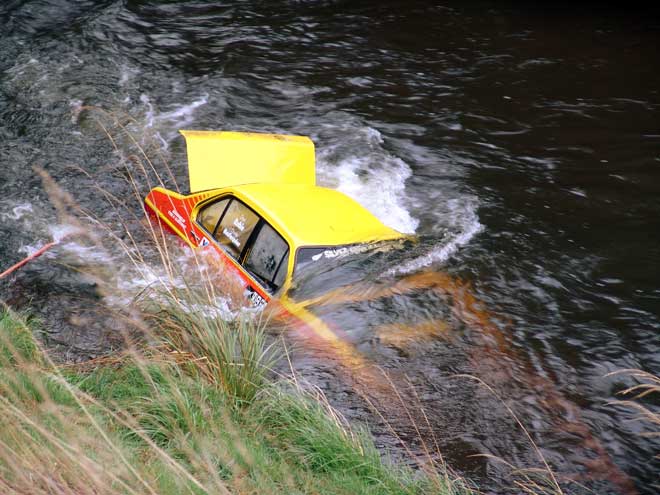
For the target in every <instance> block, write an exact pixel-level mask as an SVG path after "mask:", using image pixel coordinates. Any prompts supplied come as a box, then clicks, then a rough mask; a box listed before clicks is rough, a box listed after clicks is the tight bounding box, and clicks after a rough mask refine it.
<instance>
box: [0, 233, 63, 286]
mask: <svg viewBox="0 0 660 495" xmlns="http://www.w3.org/2000/svg"><path fill="white" fill-rule="evenodd" d="M57 244H59V241H53V242H49V243H48V244H46V245H45V246H44V247H42V248H41V249H39V250H38V251H35V252H34V253H32V254H31V255H30V256H28V257H27V258H25V259H24V260H21V261H19V262H18V263H16V264H15V265H14V266H11V267H9V268H7V269H6V270H5V271H4V272H2V273H0V278H4V277H6V276H7V275H9V274H10V273H12V272H14V271H16V270H18V269H19V268H20V267H22V266H23V265H25V264H26V263H29V262H30V261H32V260H33V259H35V258H38V257H39V256H41V255H42V254H44V253H45V252H46V251H48V250H49V249H50V248H52V247H53V246H55V245H57Z"/></svg>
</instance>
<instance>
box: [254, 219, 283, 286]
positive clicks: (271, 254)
mask: <svg viewBox="0 0 660 495" xmlns="http://www.w3.org/2000/svg"><path fill="white" fill-rule="evenodd" d="M288 254H289V246H288V244H287V243H286V241H285V240H284V239H282V236H280V235H279V234H278V233H277V232H276V231H275V229H273V228H272V227H271V226H270V225H268V224H267V223H265V222H264V223H262V225H261V228H260V229H259V232H258V233H257V235H256V237H255V239H254V242H253V243H252V246H251V248H250V251H249V253H248V255H247V258H246V260H245V263H244V266H245V268H246V270H248V271H249V272H251V273H252V274H253V275H256V276H257V277H258V278H259V279H261V281H262V282H264V283H265V284H266V285H267V286H268V288H270V289H273V290H276V289H277V288H279V286H280V285H281V284H282V282H283V281H284V277H285V276H286V271H287V264H288Z"/></svg>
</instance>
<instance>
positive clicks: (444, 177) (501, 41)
mask: <svg viewBox="0 0 660 495" xmlns="http://www.w3.org/2000/svg"><path fill="white" fill-rule="evenodd" d="M658 46H660V21H659V20H658V16H657V10H652V9H640V8H636V9H625V8H623V7H619V8H613V7H609V8H604V7H602V6H600V5H588V6H584V5H583V6H582V7H580V8H577V9H576V8H575V7H569V6H566V5H562V4H552V5H551V6H546V7H535V8H533V7H530V6H527V5H524V4H522V3H505V4H502V3H496V2H492V3H491V2H471V3H469V4H468V5H464V4H462V3H459V2H456V3H451V2H449V3H443V2H438V3H433V2H415V1H407V2H394V1H393V2H345V3H344V2H330V1H328V2H279V3H277V2H227V3H221V2H201V1H197V2H192V1H185V2H147V1H144V2H141V1H131V0H124V1H110V0H108V1H105V2H104V1H76V2H73V1H71V2H65V1H63V0H37V1H29V0H24V1H19V0H16V1H5V2H3V3H2V5H1V6H0V198H1V199H0V218H1V219H2V222H1V223H0V253H1V256H0V259H1V261H2V264H0V270H1V269H4V268H5V267H6V266H9V265H10V264H12V263H14V262H16V261H18V260H19V259H21V258H22V257H24V256H25V253H26V252H30V249H34V248H35V247H38V246H39V245H42V244H44V243H45V242H47V241H48V240H50V239H51V238H52V236H53V235H58V233H61V230H58V225H61V224H62V223H68V221H67V219H66V218H63V217H62V214H63V211H67V212H69V213H72V214H73V215H74V216H75V217H76V218H80V217H81V216H83V217H84V216H85V215H88V216H91V217H93V218H95V219H96V220H98V221H99V222H101V223H102V224H104V225H107V226H109V229H110V232H107V231H104V230H103V229H102V228H99V231H98V235H99V237H102V238H107V237H109V236H110V235H116V236H117V238H116V239H115V240H116V241H117V243H120V242H122V241H127V240H128V237H127V235H126V231H128V232H132V233H133V234H132V235H134V236H136V237H137V242H138V244H139V245H140V246H141V250H143V251H146V252H148V250H149V243H148V240H147V239H142V238H141V237H140V236H143V234H141V233H142V232H143V231H144V230H143V224H142V222H141V218H140V204H139V201H138V200H137V199H135V194H134V185H133V183H132V182H131V177H133V176H134V177H136V181H137V184H136V187H137V190H138V196H139V195H140V194H141V193H142V192H144V191H145V190H147V189H148V188H149V187H150V185H152V183H150V181H152V180H155V179H154V178H153V174H147V175H148V177H146V176H145V175H144V174H140V173H139V172H140V171H139V170H138V167H137V166H135V167H134V169H131V168H130V164H133V163H135V162H136V161H135V160H132V159H131V154H136V155H138V156H139V151H137V148H136V147H135V143H133V142H132V141H131V139H129V138H127V137H126V136H125V135H122V132H121V129H120V128H119V127H117V126H116V122H115V121H113V116H115V117H117V118H118V119H119V120H120V121H121V122H122V123H123V124H124V125H125V126H126V129H128V130H129V131H130V133H131V135H132V136H134V137H135V139H136V142H137V143H140V144H142V145H143V147H144V148H145V151H146V152H147V154H148V155H149V156H151V157H156V158H157V159H154V163H155V166H156V167H162V160H161V158H163V159H164V160H166V161H167V162H169V163H171V164H172V169H173V174H174V176H175V177H174V178H175V179H176V180H177V181H178V182H180V183H185V175H186V168H185V159H184V156H183V149H182V141H181V139H180V138H179V137H177V133H176V131H177V130H178V129H180V128H198V129H205V128H222V129H232V130H256V131H275V132H286V133H298V134H305V135H310V136H311V137H312V138H313V139H314V141H315V143H316V145H317V154H318V165H317V167H318V175H319V180H320V182H321V183H322V184H323V185H327V186H330V187H336V188H339V189H341V190H342V191H344V192H346V193H348V194H350V195H352V196H354V197H356V198H357V199H358V200H360V202H361V203H363V204H364V205H365V206H367V207H369V208H370V209H371V210H372V211H373V212H374V213H375V214H376V215H377V216H379V217H380V218H381V219H382V220H383V221H384V222H385V223H387V224H388V225H391V226H393V227H395V228H398V229H400V230H403V231H406V232H411V233H412V232H414V233H416V234H418V235H419V236H420V237H421V241H420V243H419V244H418V245H416V246H414V247H412V248H409V249H408V250H406V251H403V252H401V251H397V252H395V253H390V254H388V255H387V256H380V257H378V256H375V257H369V256H366V257H365V258H363V259H362V261H360V262H357V264H358V265H359V267H360V269H361V270H363V272H361V275H360V276H359V277H355V278H356V279H357V280H358V282H356V285H352V286H351V287H352V289H350V290H349V292H350V291H352V292H351V293H352V296H353V297H354V300H353V301H352V302H347V301H343V302H342V303H341V304H340V303H338V302H336V301H335V302H334V303H333V302H330V303H328V304H324V305H317V306H315V307H312V308H310V309H311V310H313V311H314V312H316V313H320V314H323V315H324V317H325V318H326V319H327V320H329V321H332V322H334V323H336V324H337V326H339V327H341V328H345V329H346V338H347V339H348V340H349V341H351V343H352V344H354V345H355V346H356V348H357V349H359V351H360V352H361V353H362V354H363V355H364V356H367V357H368V359H370V360H371V361H372V362H374V363H376V364H377V365H379V366H380V367H382V368H384V369H386V370H388V371H389V372H390V373H391V376H393V377H395V378H394V379H395V380H398V383H404V382H405V383H411V384H412V385H414V389H415V391H416V392H415V393H416V394H417V400H418V401H419V403H420V405H421V407H423V408H424V410H425V411H426V413H427V416H428V424H427V425H426V429H424V428H422V429H423V430H424V431H423V432H422V433H421V436H422V437H423V438H425V439H426V440H427V441H430V440H429V439H430V438H431V437H435V440H436V441H437V442H438V443H439V445H440V450H441V451H442V452H443V454H444V455H445V456H446V457H447V459H448V460H449V462H450V463H451V464H452V465H453V466H454V467H455V468H457V469H459V470H460V471H462V472H463V473H464V474H465V475H467V476H469V477H472V478H474V479H476V480H479V481H480V482H482V483H501V484H503V485H504V486H506V485H507V479H509V478H508V477H507V472H506V469H503V468H502V466H501V465H499V464H498V463H497V462H493V461H490V460H487V459H486V458H484V457H471V455H473V454H487V455H495V456H500V457H502V458H504V459H505V460H507V461H508V462H511V463H513V464H515V465H516V466H521V467H538V466H539V465H540V461H539V459H538V457H537V455H536V453H535V451H534V449H533V448H532V447H531V445H530V442H529V440H528V439H527V438H526V437H525V435H524V434H523V433H522V432H521V430H520V429H519V428H518V427H517V426H516V424H515V422H514V421H513V419H512V417H511V412H510V411H509V410H508V409H507V408H506V407H505V406H504V404H505V403H506V404H507V405H508V406H509V407H510V408H512V410H513V411H515V413H516V414H517V415H518V417H519V418H520V420H521V421H522V422H523V423H524V424H525V425H526V426H527V428H528V429H529V432H530V435H531V437H532V438H533V439H534V441H535V442H536V443H537V444H538V445H539V447H540V449H541V452H542V453H543V455H544V456H545V457H546V459H547V460H548V462H549V463H550V464H551V465H552V466H553V468H554V469H555V470H556V471H557V472H558V473H559V475H560V476H565V477H575V476H576V475H577V476H578V481H579V482H580V483H582V484H585V485H586V486H587V487H590V488H592V489H593V490H594V491H595V492H596V493H634V490H637V491H638V492H641V493H654V488H653V483H656V484H657V483H658V472H659V467H660V466H659V464H658V462H657V460H654V459H653V457H654V455H656V454H657V453H658V451H659V447H660V445H659V444H658V442H657V441H654V440H652V439H650V438H648V437H644V436H643V435H642V434H643V433H644V432H645V431H646V432H648V431H649V430H650V425H648V424H644V423H640V422H635V421H631V419H632V418H633V416H634V414H633V413H632V412H631V411H630V410H628V409H625V408H622V407H612V406H609V405H607V403H608V402H609V401H612V400H616V398H617V396H616V393H617V392H618V391H620V390H621V389H622V388H624V386H626V385H631V384H634V383H635V382H634V381H632V380H631V379H628V378H625V377H623V376H616V377H605V375H606V374H607V373H609V372H613V371H616V370H619V369H624V368H639V369H642V370H646V371H649V372H652V373H654V374H659V373H660V338H659V333H658V332H659V331H660V283H659V282H660V275H659V274H660V261H659V260H660V118H659V116H660V114H659V110H660V93H659V91H660V58H659V57H658ZM89 107H95V108H102V109H104V110H105V111H107V112H110V113H111V114H112V115H102V114H101V113H100V112H99V111H98V110H90V109H89ZM97 121H100V122H105V123H108V122H109V123H110V124H108V125H109V126H110V127H109V132H110V133H111V134H113V136H114V137H115V141H114V142H115V144H116V148H114V147H113V145H112V142H111V140H110V139H108V137H107V136H106V135H105V133H104V132H103V131H102V130H101V128H100V127H99V126H98V122H97ZM113 122H114V123H115V125H114V126H113V125H112V123H113ZM33 166H38V167H40V168H42V169H44V170H45V171H47V172H48V173H49V174H50V175H51V176H52V177H53V178H54V179H55V180H56V181H57V183H58V184H59V185H60V186H61V187H62V188H63V189H64V190H65V191H67V192H68V193H70V195H71V196H72V198H71V199H72V201H71V204H73V203H75V204H77V205H79V207H80V208H81V209H80V210H75V209H74V207H73V206H68V207H63V208H61V209H60V211H59V213H58V211H57V209H56V208H55V207H54V206H53V201H52V194H53V193H52V191H51V192H50V194H49V193H47V192H46V191H45V190H44V186H43V183H42V179H41V178H40V176H39V175H38V174H37V173H36V172H35V171H34V170H33V168H32V167H33ZM127 170H132V171H133V172H135V174H134V175H130V174H128V173H127ZM162 170H163V169H162V168H161V171H162ZM165 175H167V174H165ZM166 183H167V185H169V186H170V187H173V186H174V180H173V179H167V180H166ZM99 186H100V187H101V188H103V190H104V191H105V192H106V194H105V195H104V196H100V195H99ZM49 195H50V197H51V199H49ZM111 195H112V196H111ZM114 198H116V200H115V199H114ZM60 200H62V201H64V204H66V203H67V198H60ZM55 203H57V201H55ZM120 253H121V251H120V250H116V251H114V250H113V249H109V250H108V251H107V252H99V251H98V250H95V249H92V248H89V247H85V245H84V244H75V243H69V244H63V245H62V246H61V247H60V248H58V249H57V250H55V251H54V253H53V255H52V257H46V258H41V259H40V260H39V261H36V262H34V263H33V264H31V265H30V266H29V267H26V268H25V269H24V270H22V271H21V272H20V273H19V274H18V275H16V276H15V277H12V278H11V279H10V280H9V281H7V280H5V281H3V282H2V284H3V285H1V286H0V291H2V292H0V295H2V294H3V293H4V298H6V299H9V300H10V301H11V302H13V303H14V304H16V305H23V304H28V302H29V304H31V305H32V306H33V307H34V306H36V307H37V311H38V312H39V313H40V314H41V315H42V316H44V317H45V318H46V320H47V327H48V330H49V332H50V335H49V336H48V337H49V338H50V340H51V342H52V343H53V345H58V346H59V349H60V350H61V351H62V352H64V353H65V354H66V353H68V354H69V355H70V356H72V357H75V358H81V357H82V358H84V357H87V356H94V355H97V354H99V353H102V352H105V351H107V349H108V346H110V345H114V344H113V342H114V340H113V335H112V331H111V329H110V330H109V329H108V325H107V322H104V321H103V320H102V319H99V317H98V313H96V312H95V310H94V306H95V305H97V306H101V305H108V306H115V307H116V306H121V305H122V304H123V305H125V304H126V303H127V301H129V300H130V298H131V297H132V296H133V295H134V294H135V293H137V292H139V291H140V290H141V289H142V288H144V286H145V285H147V284H148V283H149V282H150V281H153V280H154V279H156V278H158V273H154V269H152V267H150V265H149V261H148V260H142V259H136V260H135V263H133V262H132V261H131V260H130V259H129V257H127V256H125V255H122V254H120ZM146 256H147V257H148V255H146ZM352 263H356V262H355V261H352ZM81 266H85V267H86V270H82V272H84V273H90V272H92V273H94V274H95V276H96V277H98V279H104V281H105V282H107V281H108V280H110V281H111V284H113V285H114V287H116V288H117V289H118V294H120V296H117V295H114V296H110V295H108V294H106V295H105V297H103V296H102V294H100V293H99V291H98V287H99V283H100V282H99V280H97V279H94V278H92V277H90V276H89V275H85V274H84V273H83V274H81V273H80V272H81V270H80V267H81ZM90 267H92V268H94V270H90ZM342 270H343V271H342ZM349 270H352V267H351V266H350V263H349V264H347V265H346V266H344V267H340V268H339V269H338V271H337V270H335V271H334V274H333V273H325V274H324V276H325V277H328V278H332V277H335V278H338V279H341V278H342V277H344V276H345V275H346V274H347V273H349ZM351 273H352V272H351ZM429 274H435V275H429ZM359 280H362V282H359ZM397 284H399V286H400V287H403V286H405V287H406V290H405V291H404V290H400V291H396V293H389V294H386V289H387V288H392V287H399V286H397ZM406 284H407V285H406ZM369 288H371V289H369ZM369 290H372V291H381V292H380V296H379V297H377V298H373V299H370V300H357V299H361V298H362V299H364V295H365V294H367V293H369ZM121 295H123V296H124V298H125V299H124V298H122V296H121ZM73 315H75V318H74V317H73ZM475 315H476V316H475ZM480 315H486V316H484V318H485V319H483V318H481V317H480ZM480 318H481V319H480ZM80 321H82V322H84V323H85V324H84V325H82V324H80ZM428 321H432V322H435V323H434V324H433V325H432V326H431V327H427V326H425V325H424V323H425V322H428ZM486 321H487V323H486ZM295 364H296V366H298V367H299V369H300V370H301V373H303V374H305V375H307V376H308V378H309V379H310V380H311V381H313V382H315V383H318V384H320V385H321V386H322V387H323V388H324V389H325V390H326V392H327V394H328V396H329V398H330V399H331V401H333V403H335V404H336V405H337V406H338V407H339V408H340V409H342V410H343V412H344V413H345V414H346V415H347V416H348V417H351V418H356V419H360V420H367V419H366V418H368V410H367V409H366V408H365V406H364V403H362V402H361V400H360V399H359V398H357V397H355V396H354V393H353V392H352V390H351V386H350V384H349V383H348V382H347V381H342V380H341V377H337V376H336V375H334V374H332V373H331V372H330V371H331V370H329V367H327V366H325V365H324V364H323V362H322V361H319V360H318V359H314V358H306V357H305V355H304V353H300V354H299V355H298V357H296V361H295ZM463 373H467V374H470V375H474V376H477V377H479V378H481V379H482V380H484V381H486V382H488V383H489V384H491V385H492V386H493V389H494V390H495V391H496V392H497V394H498V395H499V396H501V397H502V399H503V401H504V402H500V401H499V400H497V399H494V398H493V396H492V394H490V393H489V392H487V391H486V390H485V389H484V387H482V386H480V385H478V384H476V383H475V382H474V381H473V380H471V379H468V378H460V377H457V376H456V375H458V374H463ZM394 402H396V401H394ZM648 402H649V406H650V407H657V402H656V403H655V404H654V403H653V401H652V400H650V401H648ZM392 422H393V423H395V424H396V422H397V420H396V419H392ZM376 423H377V421H375V423H374V429H375V430H376V434H377V439H378V441H379V443H380V444H381V445H384V446H389V447H396V446H397V444H396V442H392V441H391V440H387V439H386V435H379V434H378V431H379V428H380V431H381V432H382V431H383V428H382V425H380V426H378V425H377V424H376ZM401 431H402V433H401V436H402V437H403V439H404V441H406V442H408V443H409V444H410V445H413V449H415V448H416V449H420V448H421V447H420V446H419V444H420V441H419V437H420V435H419V434H418V435H416V434H415V432H414V431H413V432H411V431H409V430H408V431H407V430H406V428H405V427H404V426H401ZM415 437H417V438H415ZM588 461H590V462H588ZM628 480H632V481H630V482H629V481H628ZM630 483H632V484H634V486H635V488H634V489H632V488H631V484H630ZM509 486H510V482H509ZM494 489H495V488H494ZM498 489H499V490H501V489H502V488H498ZM512 491H514V492H515V490H512ZM568 491H569V492H573V491H574V492H575V493H580V492H581V489H579V488H577V487H576V486H575V485H568Z"/></svg>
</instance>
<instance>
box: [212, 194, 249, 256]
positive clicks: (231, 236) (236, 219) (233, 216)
mask: <svg viewBox="0 0 660 495" xmlns="http://www.w3.org/2000/svg"><path fill="white" fill-rule="evenodd" d="M258 222H259V216H257V214H256V213H254V212H253V211H252V210H251V209H249V208H248V207H247V206H245V205H244V204H243V203H241V202H240V201H237V200H235V199H233V200H232V201H231V203H230V204H229V206H228V207H227V209H226V211H225V214H224V216H223V217H222V219H221V220H220V224H219V225H218V228H217V229H216V231H215V236H214V237H215V238H216V240H217V241H218V242H219V243H220V244H221V245H222V246H223V247H225V248H226V249H227V251H229V253H230V254H232V255H233V256H234V257H235V258H236V259H239V258H240V256H241V252H242V251H243V249H244V248H245V244H246V243H247V242H248V240H249V239H250V234H252V231H253V230H254V227H255V226H256V225H257V223H258Z"/></svg>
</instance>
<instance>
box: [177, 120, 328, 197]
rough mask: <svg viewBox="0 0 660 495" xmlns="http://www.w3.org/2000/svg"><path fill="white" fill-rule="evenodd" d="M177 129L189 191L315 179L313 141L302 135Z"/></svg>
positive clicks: (307, 181) (303, 181)
mask: <svg viewBox="0 0 660 495" xmlns="http://www.w3.org/2000/svg"><path fill="white" fill-rule="evenodd" d="M180 132H181V134H182V135H183V136H184V138H185V140H186V148H187V152H188V175H189V182H190V191H191V192H196V191H203V190H208V189H213V188H218V187H227V186H231V185H236V184H250V183H256V182H259V183H264V182H268V183H280V184H308V185H314V184H315V182H316V169H315V165H314V143H313V142H312V140H311V139H309V138H308V137H306V136H286V135H280V134H258V133H252V132H225V131H185V130H183V131H180Z"/></svg>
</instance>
